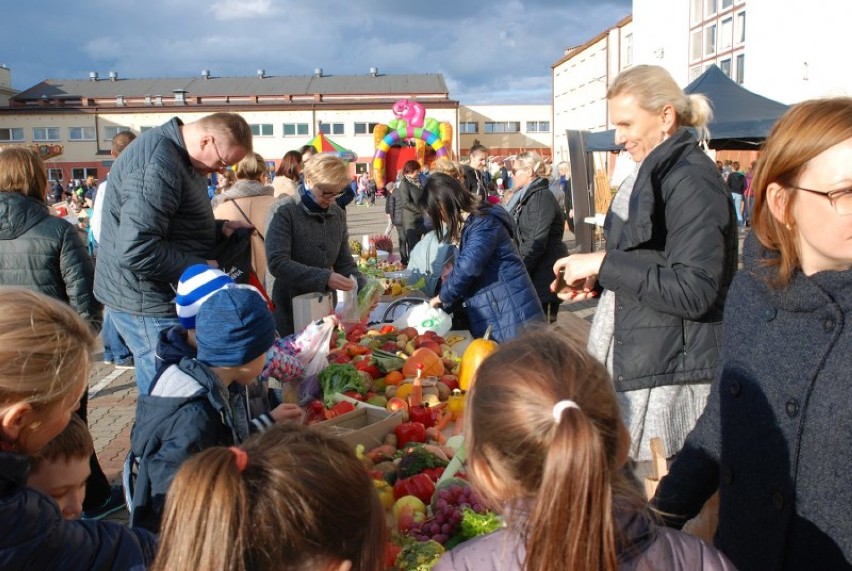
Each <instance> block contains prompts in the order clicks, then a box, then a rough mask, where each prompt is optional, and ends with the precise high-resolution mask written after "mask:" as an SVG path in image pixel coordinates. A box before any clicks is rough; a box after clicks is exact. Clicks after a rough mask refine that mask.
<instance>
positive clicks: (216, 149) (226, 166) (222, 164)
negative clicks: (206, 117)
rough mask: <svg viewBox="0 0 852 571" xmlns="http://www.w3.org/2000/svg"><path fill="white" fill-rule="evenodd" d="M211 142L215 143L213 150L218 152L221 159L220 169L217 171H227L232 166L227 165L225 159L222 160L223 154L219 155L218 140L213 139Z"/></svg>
mask: <svg viewBox="0 0 852 571" xmlns="http://www.w3.org/2000/svg"><path fill="white" fill-rule="evenodd" d="M210 142H211V143H213V150H214V151H216V156H217V157H218V158H219V168H218V169H217V170H219V171H223V170H225V169H227V168H228V167H229V166H231V165H229V164H228V163H226V162H225V159H223V158H222V154H221V153H219V147H217V146H216V139H213V138H212V137H211V139H210Z"/></svg>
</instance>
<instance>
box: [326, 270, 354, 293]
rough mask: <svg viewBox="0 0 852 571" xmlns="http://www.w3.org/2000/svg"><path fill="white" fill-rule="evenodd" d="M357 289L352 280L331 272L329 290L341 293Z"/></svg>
mask: <svg viewBox="0 0 852 571" xmlns="http://www.w3.org/2000/svg"><path fill="white" fill-rule="evenodd" d="M354 287H355V284H354V283H353V282H352V280H351V279H350V278H347V277H346V276H344V275H342V274H338V273H337V272H331V275H330V276H328V289H331V290H336V289H339V290H340V291H349V290H351V289H352V288H354Z"/></svg>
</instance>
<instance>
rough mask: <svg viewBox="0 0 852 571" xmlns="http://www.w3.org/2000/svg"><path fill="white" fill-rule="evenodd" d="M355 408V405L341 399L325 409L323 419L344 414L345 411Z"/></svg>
mask: <svg viewBox="0 0 852 571" xmlns="http://www.w3.org/2000/svg"><path fill="white" fill-rule="evenodd" d="M353 410H355V405H354V404H352V403H351V402H348V401H341V402H339V403H337V404H336V405H334V406H333V407H331V408H330V409H328V410H327V411H325V419H326V420H331V419H332V418H336V417H338V416H340V415H341V414H346V413H347V412H352V411H353Z"/></svg>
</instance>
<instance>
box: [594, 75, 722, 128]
mask: <svg viewBox="0 0 852 571" xmlns="http://www.w3.org/2000/svg"><path fill="white" fill-rule="evenodd" d="M622 94H629V95H632V96H634V97H635V98H636V99H637V100H638V101H639V105H640V107H642V109H644V110H645V111H648V112H650V113H657V112H658V111H660V110H662V108H663V107H664V106H666V105H671V106H672V107H673V108H674V110H675V115H676V116H677V125H678V126H679V127H693V128H695V130H696V131H697V132H698V139H699V140H707V139H709V138H710V129H708V128H707V124H708V123H710V121H712V120H713V109H712V108H711V107H710V102H709V101H708V100H707V98H706V97H705V96H703V95H701V94H699V93H692V94H690V95H687V94H686V93H684V92H683V89H681V88H680V86H678V84H677V83H675V80H674V78H672V76H671V74H669V72H668V71H666V69H665V68H662V67H660V66H658V65H637V66H633V67H631V68H628V69H626V70H624V71H622V72H621V73H619V74H618V76H617V77H616V78H615V80H614V81H613V82H612V85H610V86H609V89H608V90H607V92H606V98H607V99H612V98H613V97H616V96H617V95H622Z"/></svg>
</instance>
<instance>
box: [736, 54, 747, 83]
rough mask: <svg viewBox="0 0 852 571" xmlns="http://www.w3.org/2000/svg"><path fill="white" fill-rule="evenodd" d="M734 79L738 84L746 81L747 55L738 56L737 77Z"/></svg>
mask: <svg viewBox="0 0 852 571" xmlns="http://www.w3.org/2000/svg"><path fill="white" fill-rule="evenodd" d="M734 79H735V81H736V82H737V83H742V82H743V81H744V80H745V54H740V55H738V56H737V76H736V77H735V78H734Z"/></svg>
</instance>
